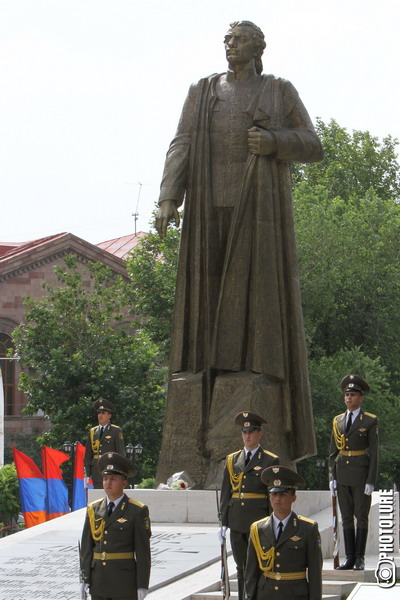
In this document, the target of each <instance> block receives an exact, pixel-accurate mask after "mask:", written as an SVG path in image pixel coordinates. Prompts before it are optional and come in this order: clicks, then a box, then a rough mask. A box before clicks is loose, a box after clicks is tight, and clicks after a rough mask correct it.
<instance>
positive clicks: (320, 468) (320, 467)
mask: <svg viewBox="0 0 400 600" xmlns="http://www.w3.org/2000/svg"><path fill="white" fill-rule="evenodd" d="M325 465H326V460H325V459H324V458H317V460H316V461H315V466H316V468H317V471H318V489H321V478H322V473H323V472H324V469H325Z"/></svg>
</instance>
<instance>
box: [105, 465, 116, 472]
mask: <svg viewBox="0 0 400 600" xmlns="http://www.w3.org/2000/svg"><path fill="white" fill-rule="evenodd" d="M113 470H114V465H107V468H106V471H113Z"/></svg>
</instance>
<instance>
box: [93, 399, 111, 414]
mask: <svg viewBox="0 0 400 600" xmlns="http://www.w3.org/2000/svg"><path fill="white" fill-rule="evenodd" d="M93 409H94V410H95V411H96V412H99V410H108V412H110V413H112V414H114V413H115V411H116V409H115V404H113V403H112V402H111V400H105V399H104V398H99V399H98V400H96V401H95V402H93Z"/></svg>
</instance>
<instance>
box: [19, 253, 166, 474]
mask: <svg viewBox="0 0 400 600" xmlns="http://www.w3.org/2000/svg"><path fill="white" fill-rule="evenodd" d="M55 273H56V276H57V280H58V284H57V285H48V284H45V286H44V287H45V289H46V295H45V296H43V297H42V298H41V299H39V300H35V299H33V298H27V299H26V300H25V304H26V313H25V317H24V321H23V323H22V324H21V325H20V326H19V327H18V328H16V330H15V331H14V333H13V341H14V344H15V348H16V351H17V353H18V354H19V356H20V357H21V362H22V365H23V367H24V369H25V372H24V373H23V374H22V375H21V378H20V389H21V390H22V391H23V392H24V393H25V395H26V396H27V397H28V399H29V400H28V404H27V406H26V409H25V410H26V412H27V413H28V414H34V413H36V411H38V410H42V411H44V413H45V414H46V415H47V416H48V417H49V418H50V419H51V423H52V428H51V430H50V431H49V432H47V433H45V434H43V435H42V436H41V439H40V442H41V443H42V444H47V445H49V446H53V447H58V448H60V447H62V444H63V442H64V441H66V440H67V439H69V440H70V441H71V440H72V441H76V440H77V441H81V442H82V443H85V441H86V437H87V429H88V428H89V427H90V425H92V424H93V420H94V419H95V415H94V413H93V411H92V402H93V401H94V400H95V399H97V398H99V397H105V398H110V399H111V400H112V401H113V402H114V403H115V404H116V406H117V422H119V423H120V424H121V425H122V427H123V431H124V437H125V441H126V442H128V441H130V442H133V443H137V442H139V441H140V442H141V444H142V445H143V447H144V452H143V457H142V460H141V462H140V469H141V473H140V475H142V474H143V475H146V476H151V475H153V474H154V469H155V465H156V461H157V457H158V451H159V445H160V438H161V428H162V419H163V406H164V388H163V382H164V379H165V374H164V368H163V367H162V366H160V364H159V361H158V352H157V346H156V345H155V344H154V343H153V342H152V341H151V340H150V338H149V335H148V334H147V333H146V332H145V331H144V330H143V329H140V323H136V322H135V324H133V320H132V318H130V317H129V315H128V312H129V309H130V307H129V306H128V305H127V302H128V293H127V292H128V290H127V284H126V281H125V280H124V279H122V278H121V277H115V276H114V275H113V274H112V272H111V271H110V270H109V269H107V268H105V267H104V266H103V265H101V264H100V263H89V264H88V265H87V269H81V268H79V263H78V260H77V257H75V256H69V257H67V258H66V259H65V267H55Z"/></svg>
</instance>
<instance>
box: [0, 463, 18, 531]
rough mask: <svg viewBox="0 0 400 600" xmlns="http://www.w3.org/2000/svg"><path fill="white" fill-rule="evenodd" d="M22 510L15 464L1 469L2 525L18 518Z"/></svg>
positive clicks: (0, 517)
mask: <svg viewBox="0 0 400 600" xmlns="http://www.w3.org/2000/svg"><path fill="white" fill-rule="evenodd" d="M20 510H21V505H20V502H19V486H18V477H17V472H16V470H15V466H14V464H8V465H4V466H3V467H1V468H0V523H3V524H4V525H8V524H9V523H10V521H11V519H13V518H15V519H16V518H17V517H18V513H19V511H20Z"/></svg>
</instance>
